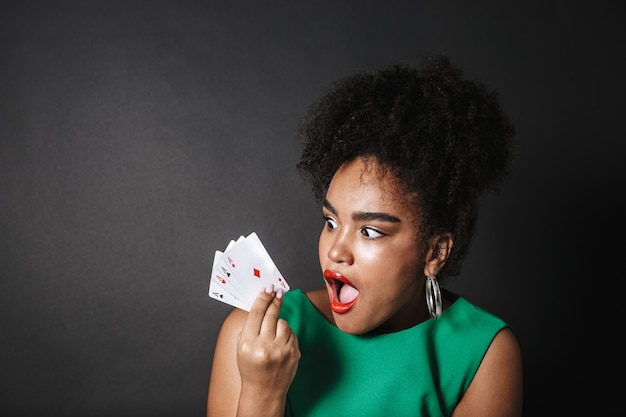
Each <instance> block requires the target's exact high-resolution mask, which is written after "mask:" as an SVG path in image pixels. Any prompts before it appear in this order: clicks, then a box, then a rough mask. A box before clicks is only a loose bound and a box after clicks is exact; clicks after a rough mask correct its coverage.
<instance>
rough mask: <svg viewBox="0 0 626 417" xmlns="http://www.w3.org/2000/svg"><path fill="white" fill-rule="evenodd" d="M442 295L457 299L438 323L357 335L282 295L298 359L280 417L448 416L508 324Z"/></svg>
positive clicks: (299, 295)
mask: <svg viewBox="0 0 626 417" xmlns="http://www.w3.org/2000/svg"><path fill="white" fill-rule="evenodd" d="M442 291H445V290H442ZM448 294H449V295H450V296H452V297H454V298H456V300H455V301H454V303H453V304H452V305H451V306H450V307H449V308H448V309H446V310H445V311H444V312H443V313H442V315H441V316H440V317H439V318H438V319H437V320H432V319H430V320H427V321H425V322H423V323H420V324H418V325H416V326H413V327H411V328H409V329H406V330H403V331H400V332H395V333H390V334H384V335H376V336H363V335H361V336H357V335H350V334H347V333H343V332H342V331H340V330H339V329H338V328H337V327H335V326H333V325H332V324H330V323H329V322H328V321H327V320H326V319H325V318H324V317H323V316H322V315H321V314H320V313H319V312H318V311H317V310H316V309H315V307H314V306H313V304H311V302H310V301H309V299H308V298H307V297H306V295H305V294H304V292H303V291H302V290H300V289H293V290H291V291H289V292H287V293H286V294H285V299H284V302H283V306H282V308H281V313H280V316H281V317H282V318H284V319H285V320H287V322H288V323H289V326H290V327H291V328H292V329H293V331H294V332H295V334H296V336H297V337H298V344H299V347H300V351H301V353H302V357H301V359H300V362H299V364H298V370H297V373H296V376H295V378H294V380H293V383H292V384H291V387H290V388H289V392H288V394H287V406H286V411H285V416H289V417H330V416H339V417H357V416H358V417H381V416H383V417H384V416H390V417H391V416H393V417H403V416H420V417H434V416H449V415H450V414H451V413H452V411H453V410H454V408H455V406H456V405H457V403H458V401H459V400H460V398H461V397H462V395H463V393H464V392H465V390H467V388H468V387H469V385H470V383H471V382H472V378H473V377H474V375H475V373H476V370H477V369H478V366H479V365H480V362H481V360H482V358H483V356H484V355H485V352H486V351H487V348H488V347H489V344H490V343H491V341H492V340H493V338H494V336H495V335H496V333H498V331H499V330H501V329H502V328H503V327H505V326H507V324H506V323H505V322H504V321H502V320H501V319H499V318H498V317H496V316H494V315H492V314H491V313H488V312H486V311H485V310H483V309H481V308H479V307H477V306H475V305H473V304H471V303H470V302H469V301H467V300H466V299H464V298H462V297H458V296H457V295H456V294H453V293H450V292H448Z"/></svg>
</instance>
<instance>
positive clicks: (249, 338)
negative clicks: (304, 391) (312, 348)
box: [237, 286, 300, 400]
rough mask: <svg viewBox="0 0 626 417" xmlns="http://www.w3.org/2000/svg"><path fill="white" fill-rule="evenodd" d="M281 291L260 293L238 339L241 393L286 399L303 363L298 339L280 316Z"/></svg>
mask: <svg viewBox="0 0 626 417" xmlns="http://www.w3.org/2000/svg"><path fill="white" fill-rule="evenodd" d="M282 296H283V292H282V290H280V289H279V290H278V291H276V292H275V291H274V288H273V286H270V287H268V288H266V289H265V290H264V291H262V292H261V293H259V295H258V296H257V298H256V299H255V301H254V303H253V304H252V306H251V308H250V312H249V313H248V317H247V319H246V322H245V323H244V326H243V329H242V331H241V333H240V334H239V337H238V340H237V365H238V367H239V373H240V375H241V388H242V393H243V392H244V391H247V392H248V393H249V394H252V395H253V396H262V397H265V398H266V399H267V398H268V397H271V396H275V395H280V396H282V399H283V400H284V397H285V396H286V395H287V391H288V389H289V385H291V381H293V378H294V376H295V375H296V370H297V368H298V361H299V360H300V349H299V348H298V339H297V338H296V335H295V334H294V333H293V331H292V330H291V329H290V328H289V325H288V324H287V322H286V321H285V320H283V319H281V318H279V317H278V314H279V312H280V306H281V305H282Z"/></svg>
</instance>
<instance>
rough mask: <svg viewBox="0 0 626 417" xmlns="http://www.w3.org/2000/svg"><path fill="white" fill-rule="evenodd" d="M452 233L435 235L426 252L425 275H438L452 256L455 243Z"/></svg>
mask: <svg viewBox="0 0 626 417" xmlns="http://www.w3.org/2000/svg"><path fill="white" fill-rule="evenodd" d="M453 243H454V242H453V239H452V234H451V233H442V234H440V235H436V236H434V237H433V238H432V239H430V241H429V243H428V251H427V252H426V262H425V264H424V275H426V276H427V277H436V276H437V274H438V273H439V270H440V269H441V268H442V267H443V265H444V264H445V263H446V260H448V256H450V251H451V250H452V244H453Z"/></svg>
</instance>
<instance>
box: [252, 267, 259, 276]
mask: <svg viewBox="0 0 626 417" xmlns="http://www.w3.org/2000/svg"><path fill="white" fill-rule="evenodd" d="M253 269H254V276H255V277H257V278H261V271H259V270H258V269H256V268H253Z"/></svg>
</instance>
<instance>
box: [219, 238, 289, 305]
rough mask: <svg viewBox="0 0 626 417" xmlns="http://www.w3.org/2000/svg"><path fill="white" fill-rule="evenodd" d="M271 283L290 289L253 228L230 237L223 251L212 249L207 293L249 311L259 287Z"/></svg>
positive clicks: (284, 289)
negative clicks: (244, 234) (241, 234)
mask: <svg viewBox="0 0 626 417" xmlns="http://www.w3.org/2000/svg"><path fill="white" fill-rule="evenodd" d="M270 284H274V288H275V289H278V288H282V290H283V291H285V292H287V291H289V284H287V281H285V279H284V278H283V276H282V274H281V273H280V271H279V270H278V268H277V267H276V265H274V261H272V258H270V255H269V254H268V253H267V250H265V247H264V246H263V244H262V243H261V240H259V237H258V236H257V234H256V233H255V232H252V233H250V234H249V235H248V236H246V237H243V236H240V237H239V239H237V240H236V241H234V240H231V241H230V243H229V244H228V246H227V247H226V249H225V250H224V252H221V251H219V250H216V251H215V257H214V258H213V271H212V274H211V282H210V284H209V297H211V298H215V299H216V300H219V301H222V302H224V303H226V304H230V305H231V306H234V307H238V308H240V309H242V310H246V311H250V307H251V306H252V302H253V301H254V299H255V298H256V296H257V295H258V294H259V292H261V289H263V288H265V287H267V286H269V285H270Z"/></svg>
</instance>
